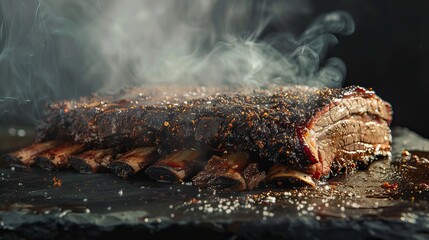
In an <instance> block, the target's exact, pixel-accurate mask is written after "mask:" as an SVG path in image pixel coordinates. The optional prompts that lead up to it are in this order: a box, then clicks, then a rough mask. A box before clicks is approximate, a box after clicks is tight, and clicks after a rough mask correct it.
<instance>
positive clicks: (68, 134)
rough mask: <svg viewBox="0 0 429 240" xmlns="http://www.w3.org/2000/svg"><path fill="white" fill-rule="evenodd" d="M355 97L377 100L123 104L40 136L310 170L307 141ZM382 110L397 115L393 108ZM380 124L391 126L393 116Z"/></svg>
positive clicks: (290, 91)
mask: <svg viewBox="0 0 429 240" xmlns="http://www.w3.org/2000/svg"><path fill="white" fill-rule="evenodd" d="M352 96H359V97H362V98H378V97H377V96H376V95H375V94H374V92H372V91H369V90H366V89H364V88H361V87H347V88H339V89H328V88H324V89H315V88H309V87H284V88H280V89H276V90H258V91H255V92H254V93H253V94H250V95H247V94H223V95H215V96H209V97H204V98H197V99H189V100H187V98H186V97H184V98H181V99H179V100H177V101H172V102H170V103H168V104H167V103H166V102H163V103H164V104H158V103H154V102H157V101H154V100H151V101H141V102H139V103H136V102H134V103H133V102H132V101H124V100H122V101H117V102H113V103H112V104H107V105H106V106H101V107H92V106H91V107H85V105H82V106H80V107H77V108H75V109H73V108H67V109H68V110H67V112H62V114H60V115H59V116H51V117H48V118H47V121H46V122H44V123H42V124H41V126H46V125H49V124H50V123H49V121H50V120H51V119H52V118H59V119H55V121H54V122H57V123H58V124H57V125H58V127H57V128H56V129H57V130H52V129H55V127H51V129H50V130H41V131H40V132H41V134H40V136H41V137H39V139H43V140H47V139H50V138H53V137H54V136H55V138H61V139H65V140H70V139H72V140H73V141H75V142H77V143H86V144H88V145H92V146H95V147H106V145H108V147H112V146H121V145H124V142H125V143H129V147H134V146H133V145H135V146H158V147H159V148H160V150H161V152H163V153H169V152H171V151H173V150H175V149H183V148H199V147H200V146H206V145H208V146H210V147H212V148H214V149H218V150H228V151H244V152H251V153H252V154H255V155H256V156H257V157H258V158H259V159H264V161H269V162H275V163H281V164H284V165H288V166H293V167H294V168H297V169H306V168H307V167H308V165H310V164H314V163H315V162H316V161H317V159H314V158H315V156H314V154H312V153H311V151H310V150H309V149H308V146H307V145H308V144H307V143H306V142H305V134H306V133H307V132H308V128H309V127H310V125H311V124H312V123H313V122H314V119H315V118H317V116H319V115H320V113H321V112H323V111H324V109H326V107H327V106H329V105H330V104H331V103H332V102H333V101H334V100H335V99H343V98H349V97H352ZM184 99H185V100H186V101H184ZM380 101H381V100H380ZM381 103H382V104H384V105H385V107H386V108H387V109H389V111H390V113H391V110H390V109H391V107H390V105H389V104H388V103H385V102H383V101H381ZM55 111H58V109H56V110H55V109H49V110H48V113H50V112H51V113H52V112H55ZM48 115H49V114H48ZM57 115H58V114H57ZM378 117H385V116H378ZM382 120H383V121H385V122H386V123H387V124H389V123H390V121H391V114H390V115H389V116H387V117H385V118H384V119H382ZM41 129H44V128H43V127H42V128H41ZM51 132H55V134H52V133H51Z"/></svg>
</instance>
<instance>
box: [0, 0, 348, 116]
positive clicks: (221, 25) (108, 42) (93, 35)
mask: <svg viewBox="0 0 429 240" xmlns="http://www.w3.org/2000/svg"><path fill="white" fill-rule="evenodd" d="M0 11H1V12H0V14H1V16H2V19H1V28H0V71H1V73H0V74H1V75H0V77H1V79H0V81H1V83H0V84H1V85H0V86H1V89H0V111H1V112H0V121H1V119H2V118H3V119H4V118H5V117H7V116H13V115H17V114H19V115H24V116H27V117H26V119H37V117H38V116H39V114H40V106H41V105H42V104H44V103H46V102H49V101H54V100H56V99H64V98H75V97H78V96H81V95H86V94H90V93H91V92H95V91H101V92H104V91H117V90H119V89H121V88H124V87H126V86H134V85H138V86H140V85H144V84H156V83H178V84H196V85H205V86H210V85H219V84H230V85H242V86H249V85H252V86H255V87H258V86H264V85H266V84H279V85H286V84H301V85H302V84H305V85H310V86H317V87H323V86H327V87H341V84H342V81H343V79H344V77H345V73H346V69H345V65H344V63H343V62H342V61H341V60H340V59H338V58H330V59H325V58H326V54H327V50H328V49H329V48H330V47H331V46H333V45H335V44H337V43H338V41H337V38H336V37H335V35H334V34H343V35H348V34H351V33H352V32H353V31H354V23H353V20H352V18H351V16H350V15H349V14H347V13H346V12H342V11H338V12H332V13H327V14H325V15H322V16H319V17H318V18H316V19H315V20H314V21H313V23H311V24H309V25H308V23H309V22H308V20H309V19H310V17H311V7H310V6H309V4H308V3H307V1H302V0H289V1H280V0H273V1H256V0H255V1H240V0H217V1H197V0H188V1H162V0H158V1H152V0H128V1H113V0H110V1H86V0H69V1H67V0H39V1H36V0H14V1H6V0H0ZM302 23H307V28H306V30H305V31H302V27H303V26H302Z"/></svg>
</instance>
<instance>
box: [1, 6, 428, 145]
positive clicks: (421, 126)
mask: <svg viewBox="0 0 429 240" xmlns="http://www.w3.org/2000/svg"><path fill="white" fill-rule="evenodd" d="M309 6H310V8H311V9H310V10H311V11H310V14H308V15H306V16H304V17H303V18H302V19H296V20H295V21H297V22H298V23H299V24H296V26H297V29H292V30H293V31H297V32H299V31H303V30H304V29H305V27H306V24H307V23H310V22H311V20H312V19H314V18H316V17H317V16H319V15H320V14H322V13H326V12H330V11H334V10H345V11H347V12H349V13H350V14H351V15H352V16H353V18H354V19H355V23H356V31H355V33H354V34H352V35H351V36H338V38H339V40H340V44H339V46H336V47H335V48H333V49H332V50H330V52H329V55H330V56H336V57H339V58H340V59H342V60H343V61H344V62H345V63H346V65H347V76H346V81H345V85H362V86H364V87H372V88H373V89H374V90H375V91H376V92H377V93H378V95H379V96H381V97H382V98H383V99H385V100H387V101H388V102H390V103H391V104H392V105H393V109H394V113H395V115H394V121H393V125H394V126H404V127H408V128H410V129H411V130H413V131H416V132H417V133H419V134H421V135H423V136H425V137H429V124H428V123H427V119H426V116H427V114H426V111H427V110H428V109H429V107H428V105H427V104H428V101H427V95H428V93H427V92H428V89H429V79H427V76H428V75H429V68H428V67H427V66H429V17H428V14H429V1H425V0H420V1H417V0H416V1H403V0H394V1H381V0H379V1H370V0H364V1H362V0H343V1H340V0H324V1H320V0H312V1H310V4H309ZM0 21H1V20H0ZM301 27H302V28H301ZM300 28H301V29H300ZM268 29H269V28H268ZM3 76H4V75H3ZM2 81H4V79H2ZM0 87H4V85H0ZM83 89H84V88H83ZM90 91H92V90H91V89H90V88H87V89H84V90H83V91H79V92H78V93H79V94H81V95H84V94H88V92H90ZM0 97H4V96H0ZM12 107H13V106H12ZM9 110H10V109H9ZM31 122H32V121H28V119H23V118H22V117H20V116H19V115H11V114H7V113H6V114H5V113H3V114H2V115H1V116H0V124H1V125H10V124H16V123H19V124H29V123H31Z"/></svg>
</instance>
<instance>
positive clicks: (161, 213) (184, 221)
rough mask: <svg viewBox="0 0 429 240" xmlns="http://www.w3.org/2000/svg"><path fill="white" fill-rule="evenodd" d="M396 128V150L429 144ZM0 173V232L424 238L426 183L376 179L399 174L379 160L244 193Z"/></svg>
mask: <svg viewBox="0 0 429 240" xmlns="http://www.w3.org/2000/svg"><path fill="white" fill-rule="evenodd" d="M393 135H394V145H393V148H394V152H393V159H395V158H396V157H397V156H398V154H399V153H400V152H401V151H402V150H403V149H419V150H429V141H428V140H426V139H423V138H421V137H419V136H418V135H416V134H415V133H413V132H411V131H409V130H407V129H403V128H396V129H394V131H393ZM0 175H1V176H0V189H1V192H0V200H1V202H0V237H1V238H2V239H3V238H5V239H7V238H9V239H85V238H91V239H106V238H126V237H132V236H134V237H135V236H139V237H141V238H147V239H159V238H164V237H165V238H167V237H170V238H171V237H176V238H177V237H180V238H182V237H183V238H198V239H201V238H204V239H218V238H238V239H241V238H244V239H255V238H268V237H270V238H272V237H274V238H279V237H282V238H288V239H344V238H347V239H395V238H396V239H405V238H406V239H429V206H428V199H429V198H428V195H429V194H428V192H427V191H422V192H421V191H420V192H419V191H417V192H411V193H410V192H407V194H405V195H400V194H397V193H394V192H393V191H390V190H388V189H385V188H382V187H381V185H382V184H383V182H386V181H387V182H390V183H391V182H393V181H406V179H402V180H401V179H398V173H397V172H396V171H395V168H394V167H393V166H392V165H391V164H390V162H389V161H386V160H383V161H378V162H376V163H374V164H372V165H371V167H370V168H369V169H368V170H367V171H361V172H357V173H355V174H352V175H347V176H339V177H337V178H334V179H332V180H330V181H329V183H328V184H326V185H324V186H321V187H320V188H319V189H317V190H313V189H299V190H298V189H289V190H285V189H271V190H270V189H260V190H256V191H251V192H242V193H222V192H215V191H211V190H199V189H198V188H196V187H194V186H191V185H189V184H187V183H184V184H182V185H180V184H167V183H156V182H152V181H150V180H147V179H145V178H144V176H136V177H134V178H133V179H130V180H122V179H119V178H118V177H116V176H114V175H113V174H111V173H99V174H92V175H85V174H78V173H77V172H75V171H72V170H66V171H61V172H48V171H44V170H41V169H38V168H19V167H10V166H6V165H4V164H3V166H2V167H1V168H0ZM53 177H56V178H58V179H61V181H62V186H61V187H53V186H52V179H53Z"/></svg>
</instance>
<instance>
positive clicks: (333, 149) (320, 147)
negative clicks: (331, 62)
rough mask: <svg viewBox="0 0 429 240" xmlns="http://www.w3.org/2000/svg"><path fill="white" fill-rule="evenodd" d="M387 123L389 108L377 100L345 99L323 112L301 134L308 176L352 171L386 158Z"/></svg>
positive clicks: (388, 139)
mask: <svg viewBox="0 0 429 240" xmlns="http://www.w3.org/2000/svg"><path fill="white" fill-rule="evenodd" d="M390 121H391V109H390V108H389V105H388V104H385V103H384V102H383V101H382V100H380V99H378V98H363V97H353V98H346V99H343V100H341V101H338V102H335V103H334V104H331V105H330V106H328V107H326V108H325V109H323V111H322V112H321V113H320V114H317V117H316V118H314V119H313V121H312V122H310V124H309V125H308V128H306V129H305V130H304V131H303V132H302V133H301V139H302V142H303V148H304V152H305V153H306V155H307V156H308V158H310V159H313V161H312V162H313V163H314V166H313V167H312V168H308V169H311V171H312V172H310V173H311V174H312V176H313V177H314V178H316V179H319V178H320V177H325V178H326V177H329V176H332V175H335V174H337V173H338V172H341V171H353V170H355V169H357V168H358V167H365V166H367V165H368V164H369V162H371V161H372V160H374V159H377V158H379V157H383V156H384V157H387V156H389V152H390V144H391V134H390V129H389V122H390Z"/></svg>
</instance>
